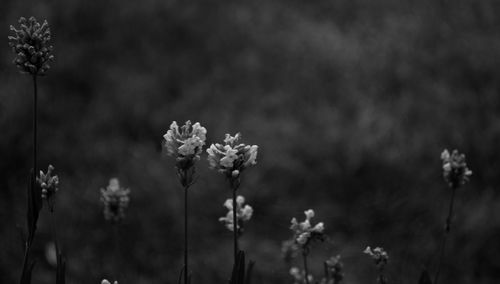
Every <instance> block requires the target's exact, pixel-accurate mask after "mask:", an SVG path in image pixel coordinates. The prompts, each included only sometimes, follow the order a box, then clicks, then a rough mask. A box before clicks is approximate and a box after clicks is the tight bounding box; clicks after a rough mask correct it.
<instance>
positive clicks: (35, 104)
mask: <svg viewBox="0 0 500 284" xmlns="http://www.w3.org/2000/svg"><path fill="white" fill-rule="evenodd" d="M36 77H37V76H36V75H33V91H34V92H33V173H34V175H35V176H36V174H37V173H38V172H37V145H38V144H37V136H38V132H37V126H38V122H37V121H38V102H37V101H38V87H37V80H36Z"/></svg>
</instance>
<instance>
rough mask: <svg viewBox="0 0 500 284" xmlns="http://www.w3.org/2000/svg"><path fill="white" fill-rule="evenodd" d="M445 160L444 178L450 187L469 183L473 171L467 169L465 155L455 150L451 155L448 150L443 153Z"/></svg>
mask: <svg viewBox="0 0 500 284" xmlns="http://www.w3.org/2000/svg"><path fill="white" fill-rule="evenodd" d="M441 160H443V177H444V180H445V181H446V182H447V183H448V185H449V186H450V187H458V186H459V185H463V184H465V183H466V182H467V181H469V177H470V176H471V175H472V171H471V170H469V168H467V163H466V162H465V155H464V154H460V153H459V152H458V151H457V150H453V151H452V152H451V154H450V152H448V150H447V149H445V150H444V151H443V152H442V153H441Z"/></svg>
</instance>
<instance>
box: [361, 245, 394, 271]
mask: <svg viewBox="0 0 500 284" xmlns="http://www.w3.org/2000/svg"><path fill="white" fill-rule="evenodd" d="M363 253H366V254H367V255H369V256H371V257H372V258H373V260H374V261H375V265H377V267H378V268H379V269H380V270H383V269H384V267H385V265H386V264H387V261H389V255H388V254H387V252H386V251H385V250H384V249H383V248H381V247H376V248H374V249H372V248H371V247H369V246H368V247H366V249H365V250H364V251H363Z"/></svg>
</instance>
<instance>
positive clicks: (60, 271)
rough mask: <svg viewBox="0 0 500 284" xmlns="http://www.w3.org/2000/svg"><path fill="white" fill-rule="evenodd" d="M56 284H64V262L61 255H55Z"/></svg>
mask: <svg viewBox="0 0 500 284" xmlns="http://www.w3.org/2000/svg"><path fill="white" fill-rule="evenodd" d="M56 271H57V272H56V284H64V283H65V282H66V276H65V274H66V260H65V259H64V257H63V256H62V254H61V253H58V254H57V270H56Z"/></svg>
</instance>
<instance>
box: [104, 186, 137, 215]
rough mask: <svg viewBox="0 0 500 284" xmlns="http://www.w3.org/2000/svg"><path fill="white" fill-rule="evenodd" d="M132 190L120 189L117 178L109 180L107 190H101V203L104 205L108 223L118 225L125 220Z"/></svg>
mask: <svg viewBox="0 0 500 284" xmlns="http://www.w3.org/2000/svg"><path fill="white" fill-rule="evenodd" d="M129 194H130V189H128V188H127V189H125V188H123V187H120V181H119V180H118V179H117V178H112V179H110V180H109V184H108V186H107V187H106V189H104V188H101V201H102V203H103V204H104V218H105V219H106V220H107V221H111V222H113V223H118V222H120V221H121V220H123V218H125V209H126V208H127V207H128V203H129V201H130V198H129Z"/></svg>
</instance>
